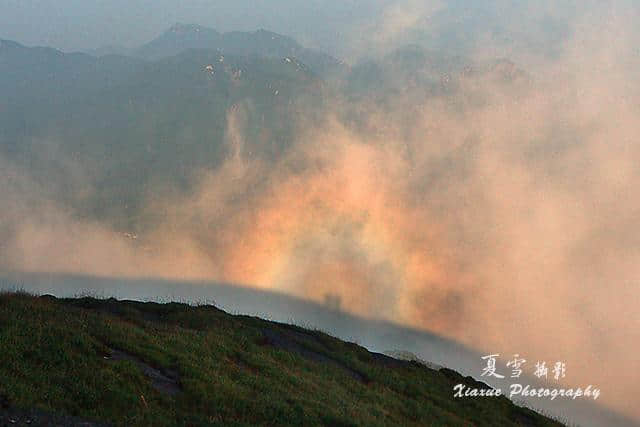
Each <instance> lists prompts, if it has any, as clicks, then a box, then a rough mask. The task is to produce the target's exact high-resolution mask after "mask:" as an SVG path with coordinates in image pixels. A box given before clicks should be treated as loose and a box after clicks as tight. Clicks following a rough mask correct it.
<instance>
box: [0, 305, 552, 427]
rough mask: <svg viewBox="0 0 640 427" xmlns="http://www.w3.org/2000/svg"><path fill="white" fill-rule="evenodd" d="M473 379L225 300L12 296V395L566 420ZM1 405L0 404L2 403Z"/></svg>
mask: <svg viewBox="0 0 640 427" xmlns="http://www.w3.org/2000/svg"><path fill="white" fill-rule="evenodd" d="M460 382H465V383H469V384H471V385H473V384H475V385H476V386H478V383H475V382H474V381H473V380H472V379H471V378H470V377H468V378H463V377H461V376H459V375H458V374H456V373H455V372H453V371H450V370H446V369H443V370H440V371H435V370H432V369H429V368H427V367H426V366H424V365H422V364H420V363H417V362H405V361H399V360H396V359H392V358H390V357H387V356H383V355H381V354H375V353H370V352H369V351H367V350H366V349H364V348H362V347H359V346H357V345H355V344H351V343H346V342H343V341H340V340H338V339H336V338H333V337H330V336H328V335H326V334H324V333H322V332H319V331H310V330H305V329H303V328H299V327H296V326H290V325H284V324H278V323H273V322H269V321H265V320H262V319H258V318H253V317H247V316H234V315H230V314H227V313H225V312H223V311H221V310H219V309H217V308H215V307H213V306H210V305H203V306H197V307H196V306H190V305H187V304H178V303H169V304H158V303H141V302H133V301H116V300H115V299H107V300H98V299H93V298H81V299H64V300H63V299H55V298H53V297H47V296H45V297H34V296H29V295H25V294H15V293H12V294H3V295H1V296H0V400H4V402H8V403H5V405H9V406H10V407H13V408H20V409H21V410H31V409H32V410H40V411H45V412H47V413H52V414H59V415H71V416H77V417H81V418H84V419H93V420H98V421H103V422H107V423H110V424H114V425H154V426H160V425H226V426H228V425H302V424H304V425H331V426H338V425H343V426H347V425H394V426H395V425H491V426H498V425H557V423H555V422H554V421H552V420H549V419H547V418H544V417H543V416H541V415H539V414H536V413H535V412H533V411H530V410H528V409H525V408H520V407H517V406H515V405H513V404H512V403H511V402H510V401H509V400H508V399H506V398H504V397H501V398H491V399H489V398H482V399H480V398H465V399H454V398H453V386H454V385H455V384H457V383H460ZM0 412H1V411H0Z"/></svg>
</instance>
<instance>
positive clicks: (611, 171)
mask: <svg viewBox="0 0 640 427" xmlns="http://www.w3.org/2000/svg"><path fill="white" fill-rule="evenodd" d="M355 3H356V2H354V4H351V2H349V5H351V6H353V7H355ZM383 3H384V4H383ZM498 3H501V2H498ZM502 3H504V5H503V6H504V7H503V9H504V11H505V14H504V15H503V16H501V15H499V14H498V15H497V17H496V16H494V19H498V18H499V19H500V21H499V22H500V23H501V26H500V28H501V29H500V31H496V30H495V28H493V27H491V26H489V28H486V27H481V28H476V27H474V26H471V25H470V26H464V25H463V26H462V27H461V28H462V29H463V30H461V34H462V35H465V34H466V35H467V36H465V37H463V38H462V40H458V41H457V42H456V41H455V40H454V39H452V38H450V37H446V34H449V33H448V32H447V31H448V30H449V27H447V30H446V31H445V30H443V29H442V28H440V27H439V26H438V25H440V23H442V22H446V21H444V18H443V17H446V16H451V14H452V13H453V12H452V11H455V10H458V9H456V8H463V6H461V5H459V4H457V3H456V2H413V1H396V2H371V4H370V5H369V6H370V7H371V10H369V11H368V12H367V13H366V14H365V16H359V17H354V19H353V21H351V22H348V23H346V24H345V26H344V28H342V29H341V30H340V31H341V34H349V35H350V36H349V37H347V38H346V40H347V43H346V44H347V45H346V46H342V47H340V48H339V49H337V48H336V49H333V52H342V53H346V52H348V55H349V57H350V58H371V57H373V58H376V59H378V60H380V61H384V58H388V57H386V56H385V55H387V54H388V53H390V52H392V51H393V50H394V49H395V48H397V47H401V46H403V45H405V44H406V43H409V42H412V41H416V40H417V41H418V42H420V41H421V40H423V38H424V37H425V36H424V34H427V35H428V34H436V33H437V34H440V35H441V37H440V38H439V39H437V40H438V43H434V42H433V39H431V41H430V42H426V45H427V47H429V48H441V47H442V44H443V43H452V52H455V54H462V53H465V54H466V55H468V58H470V59H469V60H468V63H470V64H471V66H470V67H471V70H470V71H469V70H467V69H466V68H464V67H463V68H460V69H455V70H453V71H451V73H450V74H448V75H447V79H446V80H443V83H442V86H441V87H439V89H438V91H437V92H436V95H434V96H424V95H423V94H422V93H421V92H419V91H418V90H417V89H416V86H415V85H414V84H413V83H412V80H411V79H398V80H396V81H387V82H386V83H385V84H386V85H387V86H385V87H382V88H380V92H379V93H376V94H373V95H372V96H364V97H360V98H353V97H348V96H345V95H344V94H343V93H342V91H341V90H340V88H341V86H340V85H341V84H342V83H340V82H334V83H333V85H332V86H331V88H330V89H327V93H326V99H327V101H326V102H325V103H324V104H323V105H322V106H320V107H318V108H319V109H320V111H316V112H315V113H314V114H313V115H311V116H309V117H303V118H302V119H300V120H299V122H298V123H296V124H295V129H296V132H295V138H294V141H293V142H292V143H291V144H290V145H289V146H288V147H287V148H286V150H284V152H283V153H282V154H281V155H279V156H277V157H275V158H274V157H269V156H265V155H260V154H259V153H256V152H254V151H253V150H252V141H251V140H250V138H251V136H250V133H249V132H248V131H247V127H248V123H247V122H248V120H249V118H248V117H249V116H250V115H249V114H248V112H247V110H248V109H249V108H250V106H247V105H242V104H239V105H236V106H235V107H234V108H232V109H229V111H228V112H227V125H226V130H225V135H224V146H225V148H226V149H225V153H226V154H225V156H226V157H225V158H224V160H223V161H222V162H221V164H220V165H218V166H216V167H212V168H201V169H199V170H195V171H193V177H192V178H193V180H194V182H196V184H195V185H194V186H193V188H191V189H189V190H188V191H175V189H169V188H165V187H155V188H151V189H149V191H148V192H147V193H146V194H145V196H144V200H143V201H142V202H141V206H142V208H141V210H142V214H141V215H142V216H143V217H145V218H153V220H152V221H151V222H150V223H149V224H147V225H146V226H145V228H144V233H141V234H140V235H136V236H135V238H132V237H131V236H124V235H123V230H122V229H119V228H117V227H114V226H113V224H109V223H107V222H104V221H99V220H95V219H93V220H92V219H87V218H83V217H82V216H80V215H78V213H77V212H75V211H74V210H73V209H72V208H70V207H69V204H68V203H66V201H65V200H60V197H59V196H58V195H57V193H55V192H51V191H49V190H48V189H47V188H46V186H43V185H42V183H40V182H39V181H38V180H37V179H34V174H35V172H34V171H30V170H25V169H22V168H17V167H15V166H13V165H12V164H11V162H10V161H9V160H7V159H1V158H0V176H1V178H2V181H3V182H5V183H7V184H8V185H3V186H2V188H1V189H0V197H1V199H2V200H3V208H2V209H1V210H0V220H1V222H0V224H1V225H0V237H2V243H1V244H0V268H1V269H3V270H5V271H24V272H41V273H42V272H47V273H73V274H87V275H93V276H104V277H116V278H149V277H153V278H164V279H181V280H182V279H190V280H214V281H220V282H226V283H242V284H246V285H248V286H251V287H254V288H258V289H264V290H274V291H278V292H282V293H285V294H287V295H290V296H295V297H299V298H302V299H305V300H310V301H315V302H320V303H321V302H323V301H324V300H325V298H326V297H327V296H337V297H338V298H339V301H340V302H341V307H342V309H343V310H344V311H345V312H347V313H350V314H355V315H358V316H362V317H365V318H375V319H383V320H386V321H389V322H393V323H395V324H400V325H405V326H409V327H412V328H416V329H419V330H425V331H431V332H433V333H436V334H439V335H441V336H444V337H447V338H450V339H453V340H455V341H457V342H460V343H463V344H465V345H467V346H469V347H472V348H474V349H477V350H478V351H485V352H487V354H489V353H501V354H502V355H503V356H504V357H505V358H509V357H510V355H512V354H515V353H518V354H520V355H524V356H525V357H526V359H527V360H528V362H529V367H531V366H533V364H534V363H535V361H536V360H547V361H548V363H553V362H555V361H563V362H566V364H567V370H568V373H567V378H566V379H565V382H566V383H567V384H569V385H576V386H578V385H580V386H581V385H583V384H596V385H598V386H599V387H600V388H601V389H602V396H601V398H600V399H601V403H603V404H604V405H606V406H607V407H609V408H611V409H613V410H615V411H617V412H620V413H622V414H625V415H627V416H631V417H633V418H634V419H635V420H639V419H640V412H639V410H638V408H637V405H636V404H635V398H634V397H635V396H636V395H637V394H638V393H640V386H638V384H637V383H636V378H634V377H633V375H629V374H630V373H634V372H639V371H640V359H638V357H637V352H638V351H639V350H640V348H639V347H638V343H640V316H639V315H638V314H637V293H638V275H639V273H640V251H639V249H638V248H639V247H640V246H639V243H640V227H639V224H638V218H639V217H638V215H639V214H640V203H639V202H638V201H636V199H637V198H636V197H634V195H635V194H636V189H637V188H639V186H640V173H639V169H638V167H637V163H638V162H637V160H638V159H640V146H639V145H638V144H637V142H638V137H640V122H639V121H638V117H640V116H639V113H640V102H639V101H640V80H639V79H638V71H639V70H640V67H639V66H640V55H639V51H638V46H639V45H640V44H638V42H639V41H640V37H639V36H640V34H639V33H638V30H637V28H636V27H637V25H635V24H637V22H640V21H639V19H640V16H639V15H640V14H639V13H638V12H639V10H638V7H637V6H636V5H634V4H633V3H631V2H623V1H620V2H590V3H589V4H588V5H587V4H586V3H583V2H580V3H579V4H578V5H579V6H583V5H584V8H583V10H581V11H580V13H577V11H576V9H577V7H576V4H574V3H572V2H567V3H563V4H562V5H560V6H558V5H557V3H556V2H539V3H536V4H535V5H534V4H532V3H530V2H529V3H528V2H502ZM21 4H23V3H21ZM113 4H114V5H115V3H113ZM195 4H196V3H194V6H193V9H188V11H190V13H194V14H197V13H196V12H197V11H199V10H201V9H199V8H205V7H207V6H205V5H204V4H198V6H195ZM238 4H240V3H238ZM263 6H264V5H263ZM25 7H26V6H19V7H18V6H17V4H16V5H12V4H8V5H4V6H2V9H6V10H13V11H14V12H15V13H18V11H19V12H20V13H26V12H25V9H24V8H25ZM52 7H53V6H52ZM102 7H106V6H102ZM113 7H115V6H113ZM141 7H142V6H141ZM153 7H154V9H155V10H158V11H166V10H168V9H167V8H168V6H159V5H155V4H154V6H153ZM228 7H229V8H231V6H228ZM237 7H238V8H239V7H241V6H237ZM260 7H262V6H260ZM264 7H266V6H264ZM272 7H273V9H274V10H277V8H278V7H279V6H278V5H273V6H272ZM300 7H301V8H302V6H300ZM337 7H338V6H335V5H332V6H331V7H330V8H329V10H333V9H332V8H337ZM345 7H346V6H345ZM473 7H476V8H478V9H482V7H481V6H479V5H476V6H470V8H473ZM71 9H73V10H74V11H75V12H74V13H80V11H81V10H82V8H81V7H78V8H71ZM212 9H213V8H210V7H208V9H207V10H212ZM311 9H312V6H309V9H307V8H306V7H305V10H306V11H307V12H308V11H309V10H311ZM503 9H500V8H499V7H498V6H497V5H494V10H503ZM215 10H216V11H222V12H221V13H222V15H221V16H224V13H227V14H232V13H236V12H234V11H233V10H231V9H228V10H227V9H225V8H224V7H223V6H221V9H215ZM260 10H262V9H260V8H258V11H260ZM225 11H226V12H225ZM294 12H295V9H294ZM294 12H292V13H293V14H295V13H294ZM157 13H158V15H160V13H159V12H157ZM183 13H186V12H183ZM369 13H370V14H371V15H369ZM0 15H3V16H5V18H3V19H8V18H7V16H8V15H6V14H0ZM462 16H464V15H462ZM175 18H176V16H175V15H174V14H171V13H169V12H167V13H166V15H163V16H160V17H159V18H150V19H151V20H152V21H153V22H154V23H152V25H150V27H149V29H145V30H144V32H142V31H143V30H141V29H140V26H138V27H136V28H138V29H137V30H135V31H136V32H135V34H134V33H127V32H125V33H123V34H122V35H121V36H119V37H122V39H120V40H116V39H115V38H112V39H110V40H102V39H100V40H98V39H89V40H91V43H93V44H94V45H97V44H101V43H103V42H107V43H111V42H114V43H120V42H121V41H122V40H133V41H137V40H141V41H142V40H144V39H147V38H150V37H151V36H150V33H149V32H148V31H153V29H154V28H160V27H163V26H166V25H165V24H166V22H167V21H168V20H169V21H176V20H189V19H190V16H186V15H183V16H180V19H175ZM262 18H263V16H262V15H261V14H260V13H258V12H256V13H255V15H253V17H252V19H253V20H255V25H256V26H262V24H263V23H264V22H267V23H270V24H271V25H272V26H273V28H271V29H274V30H276V31H277V30H278V28H277V27H278V26H277V25H276V24H277V23H276V22H275V21H273V19H275V18H269V17H268V16H265V17H264V20H263V19H262ZM440 18H442V20H439V19H440ZM130 19H132V18H130ZM145 19H146V17H145ZM155 19H157V21H155ZM220 19H221V18H220ZM270 19H271V20H270ZM281 19H284V18H282V17H281ZM287 19H289V17H287ZM469 19H471V18H469ZM510 19H514V21H512V22H511V23H510V22H509V20H510ZM73 22H77V19H76V18H75V17H74V18H73ZM155 22H157V24H156V23H155ZM232 22H233V21H232ZM463 22H469V20H464V19H463ZM474 22H475V21H474ZM520 23H522V25H519V24H520ZM541 23H542V24H541ZM229 25H232V24H229ZM253 25H254V23H253V21H247V22H245V23H244V24H243V26H241V27H242V28H246V27H251V26H253ZM443 25H444V24H443ZM452 25H453V24H452ZM0 27H2V28H8V30H5V31H9V32H12V33H11V34H15V35H18V34H19V33H20V31H23V32H24V31H25V29H24V28H15V25H14V26H13V27H12V26H7V27H5V26H4V24H3V23H2V22H0ZM294 28H295V27H294ZM454 28H455V27H454ZM465 29H466V30H468V31H467V32H465V31H464V30H465ZM423 30H424V31H423ZM503 30H504V32H503ZM131 31H133V30H131ZM138 31H139V32H138ZM297 31H302V29H299V30H297ZM367 31H375V36H374V37H367V38H360V37H358V34H363V33H366V32H367ZM417 31H418V32H420V34H418V35H416V32H417ZM45 32H46V31H45V30H44V29H41V30H39V33H38V32H36V34H34V35H31V36H29V37H31V38H28V37H27V36H25V37H23V38H25V39H27V40H30V42H31V43H34V44H38V43H43V42H44V41H46V40H49V39H47V37H50V36H47V35H44V34H45ZM11 34H10V35H11ZM69 34H73V35H76V34H78V33H77V31H75V30H74V31H70V30H69ZM496 34H498V35H499V36H497V35H496ZM504 34H509V37H503V35H504ZM56 37H57V39H56V40H57V41H58V42H59V44H60V46H62V47H67V48H68V47H73V48H74V49H76V48H80V47H82V48H86V47H88V46H80V45H79V44H78V43H79V41H77V40H74V39H73V37H75V36H72V35H69V36H67V35H64V34H59V35H58V36H56ZM108 37H115V36H108ZM302 39H303V40H315V45H317V46H322V45H323V43H325V44H331V43H329V42H327V40H328V39H327V38H323V37H322V36H318V35H317V34H314V33H311V32H310V33H308V34H306V37H302ZM56 40H54V41H56ZM312 44H313V43H312ZM503 58H507V59H508V60H509V61H498V60H501V59H503ZM389 67H390V69H391V70H392V71H393V64H391V65H390V66H389ZM419 72H421V73H424V74H425V75H427V74H429V73H432V72H433V71H432V70H431V69H427V68H425V69H423V70H419ZM381 99H382V100H383V101H384V102H381V101H380V100H381ZM61 161H62V162H63V163H62V164H64V165H65V166H64V167H63V169H64V170H65V172H64V173H63V175H64V177H65V178H64V179H65V180H66V181H65V182H66V183H65V186H66V188H68V189H69V193H70V196H69V197H79V198H81V197H85V196H86V194H94V193H96V192H97V193H99V192H100V191H101V189H100V188H94V187H93V186H92V185H91V184H90V180H88V179H86V176H87V174H89V173H90V171H88V170H86V168H85V167H84V166H82V165H77V164H74V162H73V160H72V159H63V160H61Z"/></svg>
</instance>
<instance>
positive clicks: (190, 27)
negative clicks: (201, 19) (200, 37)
mask: <svg viewBox="0 0 640 427" xmlns="http://www.w3.org/2000/svg"><path fill="white" fill-rule="evenodd" d="M200 31H215V30H212V29H211V28H207V27H203V26H201V25H197V24H184V23H181V22H176V23H175V24H173V25H172V26H171V27H170V28H169V29H168V30H167V31H166V32H167V33H191V32H196V33H199V32H200Z"/></svg>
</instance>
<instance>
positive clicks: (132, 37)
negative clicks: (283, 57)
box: [0, 0, 388, 50]
mask: <svg viewBox="0 0 640 427" xmlns="http://www.w3.org/2000/svg"><path fill="white" fill-rule="evenodd" d="M383 3H388V1H387V0H384V1H380V0H368V1H367V0H340V1H321V0H307V1H304V2H301V1H294V0H250V1H249V0H235V1H230V0H208V1H207V0H185V1H180V2H176V1H172V0H153V1H152V0H108V1H104V0H102V1H98V0H89V1H87V0H0V38H5V39H10V40H16V41H19V42H21V43H24V44H27V45H46V46H53V47H57V48H59V49H62V50H81V49H92V48H97V47H101V46H104V45H123V46H126V47H131V46H136V45H139V44H141V43H144V42H147V41H149V40H151V39H153V38H154V37H156V36H157V35H158V34H159V33H161V32H162V31H164V30H166V29H167V28H168V27H169V26H171V25H172V24H174V23H176V22H182V23H193V24H200V25H205V26H209V27H212V28H215V29H217V30H220V31H230V30H255V29H259V28H265V29H268V30H272V31H276V32H280V33H285V34H289V35H298V36H300V38H303V39H307V40H311V39H314V40H319V41H320V43H322V39H323V38H327V37H328V36H327V33H328V30H327V29H328V28H333V27H335V26H336V25H339V24H340V23H341V22H344V21H348V20H350V19H352V18H353V15H354V14H355V13H358V14H359V16H362V15H363V14H365V13H368V12H366V10H372V9H375V8H377V7H378V5H379V4H383ZM309 23H315V25H311V26H310V25H309ZM329 32H330V31H329Z"/></svg>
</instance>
